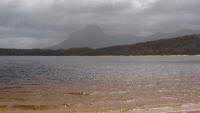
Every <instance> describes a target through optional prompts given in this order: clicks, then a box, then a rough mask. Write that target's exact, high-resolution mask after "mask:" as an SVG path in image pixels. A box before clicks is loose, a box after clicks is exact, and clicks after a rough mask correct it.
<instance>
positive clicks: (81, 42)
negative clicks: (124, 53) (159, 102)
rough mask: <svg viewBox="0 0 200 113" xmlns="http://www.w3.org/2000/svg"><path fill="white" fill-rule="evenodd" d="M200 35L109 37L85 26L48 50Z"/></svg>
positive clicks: (190, 31) (122, 35) (99, 29)
mask: <svg viewBox="0 0 200 113" xmlns="http://www.w3.org/2000/svg"><path fill="white" fill-rule="evenodd" d="M190 34H200V30H190V29H185V30H180V31H177V32H174V33H162V32H160V33H156V34H153V35H151V36H147V37H137V36H134V35H130V34H115V35H109V34H106V33H104V32H103V31H102V30H101V28H100V27H99V26H98V25H87V26H85V27H84V28H82V29H80V30H78V31H76V32H74V33H72V34H71V35H70V36H69V37H68V38H67V39H66V40H64V41H63V42H61V43H59V44H57V45H55V46H52V47H50V49H69V48H83V47H88V48H94V49H95V48H102V47H108V46H114V45H127V44H136V43H139V42H145V41H152V40H158V39H164V38H173V37H178V36H184V35H190Z"/></svg>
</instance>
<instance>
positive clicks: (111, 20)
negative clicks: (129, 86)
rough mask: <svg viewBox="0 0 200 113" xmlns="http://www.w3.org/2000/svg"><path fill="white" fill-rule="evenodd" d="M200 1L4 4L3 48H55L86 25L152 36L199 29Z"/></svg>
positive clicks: (17, 0) (0, 14)
mask: <svg viewBox="0 0 200 113" xmlns="http://www.w3.org/2000/svg"><path fill="white" fill-rule="evenodd" d="M199 6H200V1H199V0H0V47H1V48H39V47H47V46H51V45H54V44H56V43H58V42H60V41H62V40H64V39H66V38H67V37H68V35H69V34H70V33H72V32H74V31H76V30H78V29H80V28H81V27H83V26H85V25H87V24H97V25H99V26H100V27H101V28H102V29H103V31H105V32H107V33H111V34H112V33H129V34H135V35H148V34H152V33H156V32H173V31H177V30H180V29H200V7H199Z"/></svg>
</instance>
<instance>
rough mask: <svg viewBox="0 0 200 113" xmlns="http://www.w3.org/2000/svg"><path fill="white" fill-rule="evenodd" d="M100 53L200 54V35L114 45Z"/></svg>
mask: <svg viewBox="0 0 200 113" xmlns="http://www.w3.org/2000/svg"><path fill="white" fill-rule="evenodd" d="M95 54H99V55H178V54H179V55H183V54H187V55H194V54H200V35H187V36H183V37H177V38H171V39H162V40H156V41H149V42H145V43H138V44H134V45H125V46H113V47H106V48H101V49H98V50H96V53H95Z"/></svg>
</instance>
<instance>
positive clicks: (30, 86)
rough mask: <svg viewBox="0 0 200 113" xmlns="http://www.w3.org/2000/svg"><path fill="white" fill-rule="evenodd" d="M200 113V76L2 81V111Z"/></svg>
mask: <svg viewBox="0 0 200 113" xmlns="http://www.w3.org/2000/svg"><path fill="white" fill-rule="evenodd" d="M84 112H85V113H95V112H99V113H115V112H116V113H126V112H127V113H199V112H200V77H199V76H198V75H193V76H173V77H165V78H160V77H135V78H131V79H129V80H127V79H126V80H125V79H123V80H84V79H83V80H73V79H71V80H63V81H52V82H42V83H37V81H18V82H15V83H13V82H9V81H4V82H3V81H1V83H0V113H84Z"/></svg>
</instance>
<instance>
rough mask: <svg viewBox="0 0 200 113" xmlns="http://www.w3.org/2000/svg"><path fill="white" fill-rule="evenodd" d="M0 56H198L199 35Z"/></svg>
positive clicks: (16, 51) (8, 52)
mask: <svg viewBox="0 0 200 113" xmlns="http://www.w3.org/2000/svg"><path fill="white" fill-rule="evenodd" d="M0 55H6V56H7V55H13V56H17V55H20V56H21V55H24V56H102V55H103V56H104V55H117V56H118V55H127V56H128V55H131V56H137V55H200V35H186V36H182V37H177V38H170V39H160V40H155V41H147V42H143V43H137V44H130V45H119V46H111V47H104V48H99V49H92V48H71V49H58V50H50V49H47V50H44V49H32V50H24V49H0Z"/></svg>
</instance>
